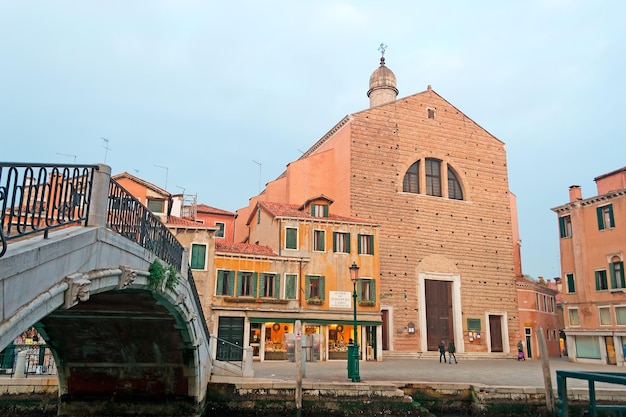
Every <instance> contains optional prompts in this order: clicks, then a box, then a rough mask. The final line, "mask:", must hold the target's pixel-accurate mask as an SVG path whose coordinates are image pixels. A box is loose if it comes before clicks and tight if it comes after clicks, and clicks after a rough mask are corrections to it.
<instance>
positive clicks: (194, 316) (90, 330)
mask: <svg viewBox="0 0 626 417" xmlns="http://www.w3.org/2000/svg"><path fill="white" fill-rule="evenodd" d="M3 168H4V167H0V181H2V182H1V183H0V207H2V205H3V206H4V207H3V215H2V220H3V221H2V225H3V229H2V236H1V237H2V248H0V249H2V251H1V253H0V256H1V257H0V305H1V309H0V349H2V348H4V347H5V346H7V345H8V344H9V343H10V342H11V341H12V340H13V339H14V338H15V337H17V336H18V335H19V334H21V333H22V332H23V331H24V330H26V329H27V328H29V327H30V326H35V327H36V328H37V330H38V331H39V332H40V334H41V335H42V336H43V337H44V339H45V340H46V342H47V344H48V345H49V346H50V348H51V351H52V352H53V355H54V359H55V361H56V364H57V369H58V381H59V397H60V403H59V415H87V414H94V413H95V414H100V415H106V414H111V413H112V414H126V413H137V414H171V415H195V414H197V413H199V412H200V410H201V408H202V405H203V403H204V401H205V395H206V391H207V384H208V382H209V380H210V378H211V368H212V363H211V357H212V355H211V352H210V343H209V340H210V338H209V334H208V329H207V327H206V323H205V321H204V315H203V312H202V308H201V306H200V302H199V299H198V296H197V292H196V290H195V285H194V282H193V277H191V274H190V273H189V271H188V268H187V259H188V258H187V256H188V253H187V251H186V250H184V249H183V248H182V247H180V248H176V247H175V245H176V244H177V242H176V241H175V239H170V238H169V237H167V236H166V237H167V239H169V241H170V243H169V244H173V245H174V248H175V249H176V250H174V251H169V252H168V253H170V254H172V253H173V254H174V257H173V258H171V257H170V258H171V259H169V262H170V263H167V262H165V261H164V260H163V259H162V258H163V257H166V256H157V254H156V253H155V252H159V251H155V248H157V247H159V245H162V242H155V239H132V237H133V235H135V237H136V236H139V235H141V236H144V235H150V234H152V235H154V230H155V228H158V227H163V228H164V226H163V225H161V224H160V222H159V224H158V225H157V223H148V227H147V226H146V224H145V222H143V223H144V224H143V226H141V227H140V228H139V229H137V230H135V229H132V227H131V228H130V229H129V227H128V226H129V223H131V224H130V226H133V225H132V223H136V224H139V223H141V222H140V221H139V220H141V219H139V220H138V219H137V218H134V217H133V219H134V220H133V221H131V222H129V221H124V222H115V221H112V215H111V213H110V212H111V211H112V210H113V209H112V208H113V207H118V208H119V204H118V203H119V199H117V203H116V199H115V198H112V197H111V194H112V193H111V190H112V188H111V179H110V168H109V167H108V166H105V165H99V166H94V170H93V180H92V181H91V183H90V187H89V189H84V190H82V191H84V192H83V193H80V194H81V197H82V199H83V200H86V201H87V204H88V210H87V211H88V216H84V217H85V221H84V223H83V224H80V222H79V223H78V224H76V222H73V223H72V222H67V223H68V224H65V225H64V224H62V222H60V221H58V219H59V218H60V217H59V216H58V213H59V211H60V209H59V208H58V207H60V206H59V205H58V204H54V205H55V206H57V207H56V208H55V209H54V210H52V209H50V208H49V206H50V205H53V204H52V203H51V202H50V201H49V200H51V199H52V197H51V196H48V201H47V202H46V206H47V207H48V208H47V210H48V211H52V212H53V215H51V216H49V217H55V216H56V219H57V220H56V221H55V222H48V225H52V227H43V226H42V227H40V225H41V224H43V223H44V222H43V221H42V220H41V219H38V222H34V221H33V220H32V217H33V216H34V215H33V213H35V212H36V210H34V209H33V208H35V207H40V206H43V205H44V204H43V203H41V204H39V203H38V204H35V203H33V201H32V200H33V197H32V195H31V196H30V197H28V196H27V194H29V193H34V192H35V191H33V189H35V188H42V187H43V186H42V184H43V183H40V184H38V185H36V186H33V185H32V181H31V180H32V179H31V180H28V181H30V182H29V184H28V185H27V184H26V183H27V182H28V181H27V180H23V181H22V183H19V182H13V183H11V182H10V181H7V182H5V181H4V179H6V177H7V174H6V173H7V171H6V169H5V170H4V178H3V171H2V169H3ZM17 173H18V172H17V171H15V174H16V175H17ZM50 176H51V175H46V177H48V178H49V177H50ZM65 178H66V179H64V180H62V181H63V182H68V181H69V180H68V179H67V178H68V176H65ZM46 182H48V183H49V182H50V180H49V179H47V180H46ZM57 182H58V181H57ZM15 184H18V185H17V186H15ZM19 184H22V185H19ZM33 187H34V188H33ZM44 188H45V187H44ZM70 188H72V187H70ZM76 188H77V187H74V188H72V190H71V192H69V193H67V194H68V195H71V194H78V193H77V192H76ZM15 189H17V192H13V191H15ZM50 189H51V188H50V187H49V188H48V191H47V192H46V193H47V194H50ZM12 190H13V191H12ZM46 193H43V194H46ZM11 194H14V195H20V196H21V197H22V199H21V201H22V203H21V204H22V206H28V207H27V208H26V209H24V208H22V209H21V210H20V209H14V207H16V206H17V205H18V202H17V201H16V200H15V199H13V200H11V198H10V197H11ZM24 196H27V197H28V198H24ZM124 199H125V201H126V202H128V201H131V200H129V197H128V196H125V197H124ZM2 203H3V204H2ZM136 203H137V202H136V201H135V202H134V203H132V204H131V207H130V209H129V207H126V208H127V209H128V210H127V211H129V212H131V214H136V213H137V212H138V207H137V205H136ZM72 204H74V203H72ZM116 204H117V205H116ZM66 206H67V205H66ZM143 209H144V211H145V212H147V209H145V207H144V208H143ZM77 210H78V208H76V209H75V210H74V211H77ZM139 211H141V210H139ZM16 213H17V214H16ZM149 215H151V213H148V214H145V213H144V216H149ZM44 217H45V216H44ZM71 217H72V216H71V215H69V216H68V215H64V216H63V218H65V219H70V220H72V219H71ZM79 217H80V216H79ZM146 218H147V217H146ZM157 222H158V221H157ZM20 223H21V224H22V225H24V224H28V225H29V226H30V229H36V230H37V231H39V232H40V233H34V234H27V233H26V234H24V233H23V236H18V238H17V239H14V240H9V238H10V237H11V236H10V232H11V230H15V228H13V229H11V224H20ZM124 223H126V224H124ZM18 229H19V227H18ZM26 229H27V228H22V229H20V230H22V231H23V230H26ZM165 230H167V229H165ZM162 233H165V234H167V233H169V231H167V232H162ZM131 239H132V240H131ZM157 240H159V239H157ZM137 241H139V243H136V242H137ZM172 241H173V242H175V243H173V242H172ZM140 243H141V244H140ZM167 245H168V243H167V242H166V243H165V246H167ZM146 247H150V248H151V250H149V249H147V248H146ZM161 253H165V252H162V251H161ZM177 257H178V258H179V259H176V258H177ZM172 259H173V260H174V261H172ZM176 261H178V263H177V265H176ZM172 264H173V265H172ZM166 405H167V406H166ZM168 410H170V411H168Z"/></svg>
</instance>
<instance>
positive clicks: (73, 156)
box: [57, 152, 76, 163]
mask: <svg viewBox="0 0 626 417" xmlns="http://www.w3.org/2000/svg"><path fill="white" fill-rule="evenodd" d="M57 155H61V156H67V157H69V158H74V163H76V155H70V154H69V153H61V152H57Z"/></svg>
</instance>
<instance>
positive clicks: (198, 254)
mask: <svg viewBox="0 0 626 417" xmlns="http://www.w3.org/2000/svg"><path fill="white" fill-rule="evenodd" d="M205 267H206V245H198V244H195V243H194V244H192V245H191V269H205Z"/></svg>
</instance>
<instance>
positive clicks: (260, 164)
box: [252, 159, 263, 194]
mask: <svg viewBox="0 0 626 417" xmlns="http://www.w3.org/2000/svg"><path fill="white" fill-rule="evenodd" d="M252 162H254V163H255V164H257V165H258V166H259V194H261V169H262V168H263V164H262V163H260V162H257V161H255V160H254V159H253V160H252Z"/></svg>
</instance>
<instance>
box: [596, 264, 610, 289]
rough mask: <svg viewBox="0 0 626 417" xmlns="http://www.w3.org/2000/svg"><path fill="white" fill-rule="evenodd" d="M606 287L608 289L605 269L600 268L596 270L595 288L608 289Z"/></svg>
mask: <svg viewBox="0 0 626 417" xmlns="http://www.w3.org/2000/svg"><path fill="white" fill-rule="evenodd" d="M608 289H609V282H608V280H607V277H606V270H604V269H601V270H599V271H596V290H597V291H602V290H608Z"/></svg>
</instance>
